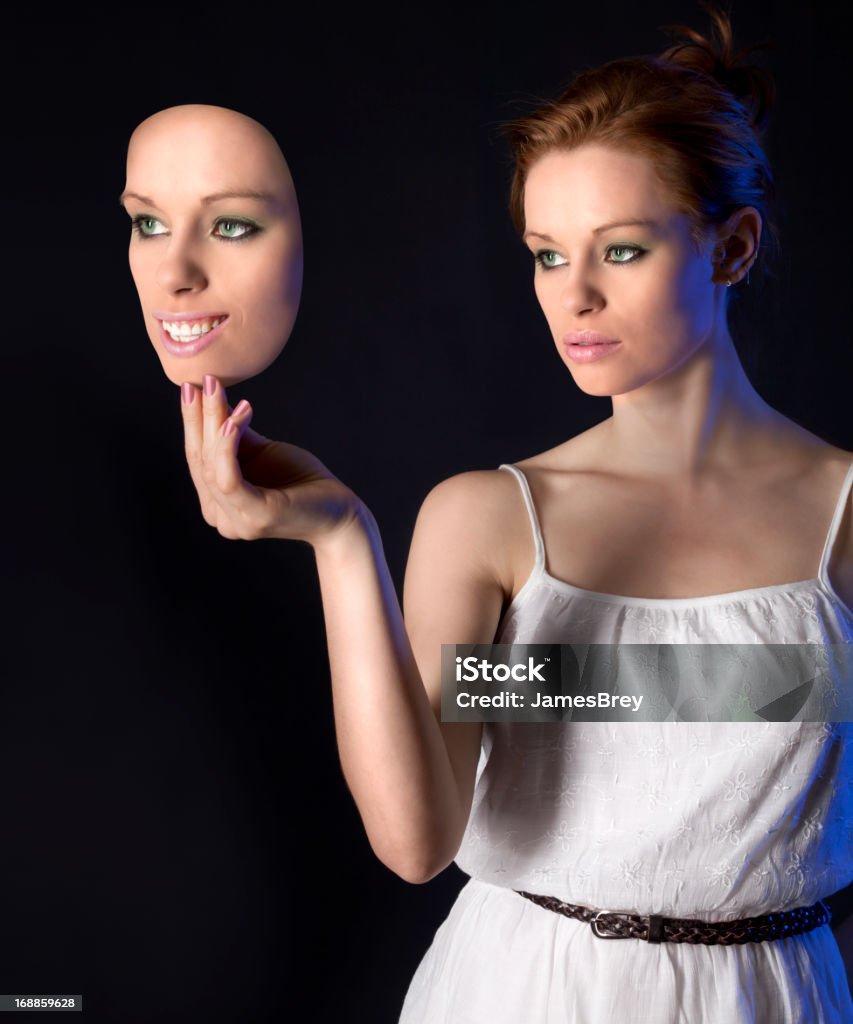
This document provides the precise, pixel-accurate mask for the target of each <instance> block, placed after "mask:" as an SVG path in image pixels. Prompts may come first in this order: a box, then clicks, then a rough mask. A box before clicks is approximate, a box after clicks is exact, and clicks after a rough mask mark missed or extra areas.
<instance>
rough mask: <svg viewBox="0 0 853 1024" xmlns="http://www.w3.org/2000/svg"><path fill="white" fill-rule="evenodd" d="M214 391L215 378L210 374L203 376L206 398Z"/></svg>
mask: <svg viewBox="0 0 853 1024" xmlns="http://www.w3.org/2000/svg"><path fill="white" fill-rule="evenodd" d="M215 391H216V378H215V377H214V376H213V374H212V373H206V374H205V375H204V393H205V394H206V395H207V397H208V398H210V396H211V395H212V394H213V393H214V392H215Z"/></svg>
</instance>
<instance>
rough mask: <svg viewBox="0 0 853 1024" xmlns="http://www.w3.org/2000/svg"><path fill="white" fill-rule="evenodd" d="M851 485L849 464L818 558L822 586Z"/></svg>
mask: <svg viewBox="0 0 853 1024" xmlns="http://www.w3.org/2000/svg"><path fill="white" fill-rule="evenodd" d="M851 484H853V462H851V463H850V466H849V467H848V469H847V475H846V476H845V477H844V483H842V485H841V494H840V495H839V496H838V503H837V504H836V506H835V513H834V514H833V516H832V522H831V523H830V524H829V533H827V535H826V541H825V542H824V545H823V554H822V555H821V556H820V566H819V567H818V571H817V578H818V579H819V580H820V581H821V583H823V584H827V583H829V580H828V579H827V575H826V570H827V566H828V565H829V559H830V555H831V553H832V545H833V544H834V543H835V538H836V536H837V534H838V528H839V527H840V526H841V520H842V519H843V518H844V509H845V507H846V505H847V495H848V494H849V493H850V486H851Z"/></svg>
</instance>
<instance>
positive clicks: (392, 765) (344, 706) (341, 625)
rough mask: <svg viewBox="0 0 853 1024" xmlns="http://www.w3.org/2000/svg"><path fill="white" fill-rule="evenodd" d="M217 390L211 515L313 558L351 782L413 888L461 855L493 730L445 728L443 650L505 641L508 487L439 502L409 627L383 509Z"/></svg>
mask: <svg viewBox="0 0 853 1024" xmlns="http://www.w3.org/2000/svg"><path fill="white" fill-rule="evenodd" d="M210 381H213V383H214V386H213V387H212V389H210V393H209V394H202V393H201V392H200V391H199V389H198V388H196V387H194V386H192V385H186V386H185V387H184V391H185V394H184V397H183V399H182V402H181V410H182V415H183V419H184V434H185V448H186V454H187V463H188V466H189V470H190V474H191V476H192V479H193V483H194V484H195V487H196V491H197V493H198V497H199V501H200V504H201V511H202V515H203V516H204V519H205V521H206V522H207V523H209V524H210V525H211V526H214V527H215V528H216V529H217V530H218V531H219V533H220V534H221V535H222V536H223V537H227V538H228V539H234V540H237V539H241V540H255V539H258V538H261V537H268V538H272V537H274V538H278V539H297V540H302V541H305V542H307V543H309V544H310V545H311V546H312V548H313V549H314V553H315V557H316V560H317V569H318V572H319V576H320V589H321V594H322V599H323V611H324V614H325V618H326V633H327V639H328V646H329V662H330V666H331V672H332V701H333V706H334V713H335V727H336V732H337V739H338V750H339V752H340V758H341V765H342V767H343V771H344V777H345V778H346V781H347V784H348V785H349V787H350V791H351V792H352V794H353V797H354V798H355V801H356V805H357V806H358V809H359V812H360V814H361V817H362V820H363V822H364V825H365V829H366V830H367V836H368V839H369V840H370V843H371V846H372V847H373V849H374V851H375V852H376V854H377V856H378V857H379V858H380V859H381V860H382V861H383V863H385V864H386V865H387V866H388V867H389V868H390V869H391V870H392V871H395V872H396V873H397V874H399V875H400V876H401V877H402V878H405V879H407V880H409V881H412V882H422V881H426V880H428V879H429V878H432V877H433V876H434V875H435V874H437V873H438V872H439V871H441V870H443V869H444V868H445V867H446V866H447V865H448V864H449V863H450V861H451V860H452V859H453V858H454V856H455V855H456V852H457V850H458V849H459V844H460V842H461V839H462V835H463V833H464V830H465V825H466V823H467V820H468V816H469V814H470V810H471V801H472V796H473V790H474V780H475V775H476V767H477V761H478V758H479V750H480V737H481V732H482V726H481V725H480V724H479V723H453V724H448V725H445V724H443V723H441V722H440V708H441V692H440V690H441V686H440V683H441V677H440V666H441V645H442V643H489V642H491V641H492V640H493V639H494V635H495V630H496V628H497V624H498V620H499V616H500V611H501V607H502V604H503V595H504V586H503V584H502V583H501V581H500V580H501V576H500V572H499V571H498V570H497V569H496V562H495V558H496V555H497V553H498V552H501V551H502V550H504V548H505V545H502V544H501V543H500V538H499V534H500V530H501V528H502V527H501V523H500V520H499V517H498V515H497V514H496V512H495V509H498V508H501V507H502V503H501V502H500V501H496V500H495V498H496V496H497V495H498V494H499V493H501V492H500V488H502V487H505V485H506V480H505V478H504V476H503V474H501V473H498V472H496V471H493V472H480V473H462V474H460V475H459V476H456V477H452V478H451V479H450V480H446V481H444V482H443V483H441V484H439V485H438V486H437V487H435V488H433V490H432V491H431V492H430V493H429V494H428V495H427V498H426V500H425V501H424V503H423V506H422V507H421V510H420V514H419V515H418V521H417V524H416V526H415V535H414V538H413V540H412V548H411V552H410V556H409V564H408V568H407V572H406V586H405V594H406V597H405V604H406V623H405V625H404V623H403V614H402V612H401V610H400V605H399V602H398V600H397V595H396V593H395V590H394V585H393V581H392V579H391V576H390V574H389V572H388V566H387V564H386V562H385V556H384V554H383V551H382V542H381V539H380V536H379V530H378V528H377V526H376V522H375V520H374V518H373V516H372V514H371V513H370V511H369V509H367V508H366V507H365V505H364V503H363V502H361V501H360V500H359V498H358V497H357V496H356V495H355V494H353V492H352V491H351V490H350V489H349V488H348V487H347V486H346V485H345V484H343V483H342V482H341V481H340V480H338V479H337V477H335V475H334V474H333V473H331V472H330V471H329V470H328V469H327V468H326V466H324V465H323V464H322V463H321V462H320V460H319V459H317V458H316V456H314V455H312V454H311V452H309V451H306V450H305V449H303V448H299V447H298V446H296V445H292V444H288V443H286V442H283V441H272V440H270V439H269V438H267V437H264V436H263V435H262V434H258V433H257V432H256V431H254V430H252V429H251V428H250V427H249V421H250V419H251V418H252V415H253V413H252V410H251V407H250V406H249V404H248V403H247V402H241V403H240V405H238V407H237V409H235V410H233V411H232V410H231V409H230V406H229V405H228V403H227V398H226V395H225V391H224V389H223V388H222V387H221V385H220V383H219V382H218V381H216V380H215V379H214V378H210V379H209V381H208V383H210ZM232 425H233V426H234V427H235V428H236V429H234V430H230V431H229V427H231V426H232ZM497 478H501V479H497ZM503 493H506V492H505V491H504V492H503Z"/></svg>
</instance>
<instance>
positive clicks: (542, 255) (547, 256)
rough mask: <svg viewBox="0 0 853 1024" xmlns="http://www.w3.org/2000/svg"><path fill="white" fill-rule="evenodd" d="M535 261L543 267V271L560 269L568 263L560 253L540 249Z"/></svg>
mask: <svg viewBox="0 0 853 1024" xmlns="http://www.w3.org/2000/svg"><path fill="white" fill-rule="evenodd" d="M534 259H535V260H536V262H537V264H538V265H539V266H540V267H542V269H543V270H553V269H554V267H559V266H561V265H562V264H563V263H565V262H566V261H565V260H564V259H563V257H562V256H560V255H559V253H556V252H554V250H553V249H540V251H539V252H537V253H536V255H535V257H534Z"/></svg>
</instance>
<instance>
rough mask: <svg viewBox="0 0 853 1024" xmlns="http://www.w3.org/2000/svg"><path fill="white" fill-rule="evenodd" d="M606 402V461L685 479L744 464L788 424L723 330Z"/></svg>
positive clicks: (636, 471)
mask: <svg viewBox="0 0 853 1024" xmlns="http://www.w3.org/2000/svg"><path fill="white" fill-rule="evenodd" d="M612 402H613V415H612V416H611V418H610V419H609V420H606V421H605V423H604V424H603V425H602V426H603V427H604V428H605V430H606V451H607V453H608V461H611V462H612V464H613V465H614V466H618V467H620V468H621V469H622V470H623V471H624V470H625V469H627V468H628V467H630V472H631V474H632V475H644V476H649V477H658V478H661V479H664V478H669V479H673V480H674V479H676V478H678V479H681V480H684V479H685V478H688V479H689V478H693V477H698V476H700V475H702V474H703V473H706V472H708V471H711V472H713V471H715V470H723V471H725V470H728V469H734V468H737V467H738V466H744V465H745V464H747V463H749V462H751V461H758V460H760V457H761V454H762V453H766V451H767V448H768V445H769V444H771V443H772V442H773V440H774V438H775V439H776V440H778V439H779V431H780V429H784V427H783V425H785V424H788V426H789V427H790V424H789V423H788V421H787V420H785V418H784V417H782V416H781V415H780V414H779V413H777V412H775V410H773V409H772V408H771V407H770V406H769V405H768V404H767V403H766V402H765V401H764V399H762V398H761V396H760V395H759V394H758V393H757V392H756V390H755V388H753V386H752V384H751V383H750V381H749V378H748V377H747V375H746V373H745V372H744V369H743V366H742V365H741V362H740V359H739V358H738V355H737V352H736V351H735V347H734V343H733V342H732V339H731V336H730V335H729V333H728V331H726V332H724V333H723V334H722V335H721V336H718V337H717V338H715V339H714V340H713V341H709V342H708V343H707V344H706V345H704V346H703V347H702V348H701V349H700V350H699V351H697V352H696V353H695V354H694V355H693V356H692V357H691V358H690V359H688V360H687V361H686V362H685V363H684V364H683V365H682V366H681V367H679V368H678V369H677V370H675V371H674V372H672V373H669V374H667V375H666V377H662V378H659V379H658V380H654V381H650V382H649V383H648V384H645V385H644V386H643V387H641V388H637V389H636V390H634V391H630V392H628V393H626V394H623V395H614V396H613V399H612Z"/></svg>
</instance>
